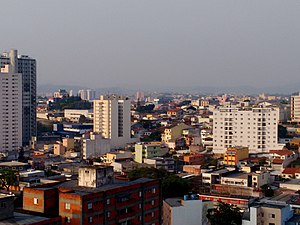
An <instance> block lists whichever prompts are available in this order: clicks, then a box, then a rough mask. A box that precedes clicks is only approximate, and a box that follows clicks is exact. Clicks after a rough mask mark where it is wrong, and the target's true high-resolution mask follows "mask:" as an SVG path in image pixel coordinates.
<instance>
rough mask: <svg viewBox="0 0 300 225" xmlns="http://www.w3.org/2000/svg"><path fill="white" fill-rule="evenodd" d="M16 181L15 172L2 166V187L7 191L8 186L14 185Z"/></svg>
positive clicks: (0, 176)
mask: <svg viewBox="0 0 300 225" xmlns="http://www.w3.org/2000/svg"><path fill="white" fill-rule="evenodd" d="M16 181H17V174H16V172H15V171H13V170H12V169H6V168H3V169H1V170H0V184H1V187H2V188H5V189H6V190H7V191H9V188H10V186H12V185H14V184H15V183H16Z"/></svg>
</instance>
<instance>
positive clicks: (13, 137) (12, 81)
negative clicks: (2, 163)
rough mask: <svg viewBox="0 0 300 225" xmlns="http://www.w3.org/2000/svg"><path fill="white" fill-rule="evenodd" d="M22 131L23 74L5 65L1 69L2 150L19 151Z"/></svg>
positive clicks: (0, 123)
mask: <svg viewBox="0 0 300 225" xmlns="http://www.w3.org/2000/svg"><path fill="white" fill-rule="evenodd" d="M22 133H23V132H22V75H21V74H19V73H12V72H11V71H10V66H9V65H5V67H4V68H1V71H0V152H1V153H3V154H4V155H5V156H8V155H9V154H10V153H13V152H17V151H18V148H19V147H20V146H22V135H23V134H22Z"/></svg>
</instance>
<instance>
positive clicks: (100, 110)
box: [94, 95, 131, 148]
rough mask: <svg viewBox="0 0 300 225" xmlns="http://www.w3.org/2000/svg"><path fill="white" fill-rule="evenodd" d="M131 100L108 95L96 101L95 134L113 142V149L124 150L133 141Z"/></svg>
mask: <svg viewBox="0 0 300 225" xmlns="http://www.w3.org/2000/svg"><path fill="white" fill-rule="evenodd" d="M130 130H131V116H130V100H129V99H128V98H127V97H124V96H115V95H107V96H103V95H102V96H100V99H99V100H94V132H97V133H99V134H102V136H103V138H107V139H110V140H111V146H112V148H122V147H124V146H125V144H126V143H129V142H130V141H131V134H130Z"/></svg>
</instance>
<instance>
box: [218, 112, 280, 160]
mask: <svg viewBox="0 0 300 225" xmlns="http://www.w3.org/2000/svg"><path fill="white" fill-rule="evenodd" d="M213 120H214V122H213V151H214V153H216V154H224V153H225V151H226V149H227V148H231V147H235V146H245V147H248V148H249V151H250V153H259V152H268V151H269V150H270V149H278V148H279V145H278V142H277V139H278V121H279V109H278V108H273V107H265V108H264V107H258V108H249V109H243V108H234V107H230V108H225V107H224V108H219V109H217V110H214V112H213Z"/></svg>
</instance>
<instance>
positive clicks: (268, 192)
mask: <svg viewBox="0 0 300 225" xmlns="http://www.w3.org/2000/svg"><path fill="white" fill-rule="evenodd" d="M260 188H261V192H262V193H263V194H264V195H265V196H266V197H272V196H273V195H274V191H273V189H272V188H271V187H270V185H268V184H264V185H263V186H261V187H260Z"/></svg>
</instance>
